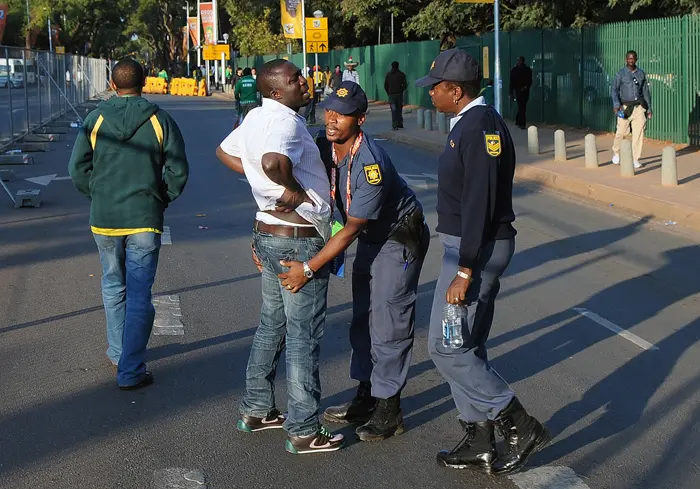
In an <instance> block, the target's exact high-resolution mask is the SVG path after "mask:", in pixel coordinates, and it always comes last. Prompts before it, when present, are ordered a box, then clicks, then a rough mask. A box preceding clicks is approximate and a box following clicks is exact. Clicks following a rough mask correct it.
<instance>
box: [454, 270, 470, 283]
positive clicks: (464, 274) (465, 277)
mask: <svg viewBox="0 0 700 489" xmlns="http://www.w3.org/2000/svg"><path fill="white" fill-rule="evenodd" d="M457 276H458V277H461V278H463V279H464V280H469V281H470V282H471V281H472V280H474V279H473V278H472V276H471V275H469V274H468V273H465V272H463V271H462V270H457Z"/></svg>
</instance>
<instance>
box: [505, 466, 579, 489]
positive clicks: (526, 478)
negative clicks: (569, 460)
mask: <svg viewBox="0 0 700 489" xmlns="http://www.w3.org/2000/svg"><path fill="white" fill-rule="evenodd" d="M508 478H509V479H510V480H512V481H513V482H515V485H516V486H518V487H519V488H520V489H590V488H589V487H588V486H587V485H586V484H585V483H584V482H583V481H582V480H581V479H580V478H579V477H578V476H577V475H576V472H574V471H573V470H571V469H570V468H569V467H549V466H544V467H537V468H535V469H531V470H528V471H527V472H520V473H518V474H515V475H509V476H508Z"/></svg>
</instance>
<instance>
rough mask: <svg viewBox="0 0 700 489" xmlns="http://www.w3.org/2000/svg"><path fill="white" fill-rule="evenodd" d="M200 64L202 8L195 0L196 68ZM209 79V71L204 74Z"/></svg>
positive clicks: (199, 66) (198, 1)
mask: <svg viewBox="0 0 700 489" xmlns="http://www.w3.org/2000/svg"><path fill="white" fill-rule="evenodd" d="M201 66H202V10H201V5H200V0H197V69H200V68H201ZM205 78H206V79H209V73H207V74H206V76H205Z"/></svg>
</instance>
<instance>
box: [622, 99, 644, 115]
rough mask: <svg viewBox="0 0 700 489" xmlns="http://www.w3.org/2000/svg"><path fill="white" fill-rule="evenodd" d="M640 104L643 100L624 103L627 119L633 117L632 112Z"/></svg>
mask: <svg viewBox="0 0 700 489" xmlns="http://www.w3.org/2000/svg"><path fill="white" fill-rule="evenodd" d="M638 105H641V102H638V101H637V102H625V103H624V104H622V107H623V110H624V113H625V119H629V118H630V117H632V112H634V108H635V107H636V106H638Z"/></svg>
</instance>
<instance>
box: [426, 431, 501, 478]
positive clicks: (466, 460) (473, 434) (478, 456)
mask: <svg viewBox="0 0 700 489" xmlns="http://www.w3.org/2000/svg"><path fill="white" fill-rule="evenodd" d="M459 424H461V425H462V428H463V429H464V431H465V432H466V433H465V435H464V438H462V439H461V440H460V442H459V443H457V446H455V447H454V448H453V449H452V450H450V451H449V452H448V451H447V450H443V451H441V452H440V453H438V454H437V463H438V464H439V465H443V466H445V467H449V468H451V469H466V468H471V469H477V470H480V471H482V472H485V473H487V474H490V473H491V463H492V462H493V461H494V460H495V459H496V454H497V452H496V437H495V435H494V423H493V422H492V421H484V422H481V423H467V422H466V421H462V420H461V419H460V420H459Z"/></svg>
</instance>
